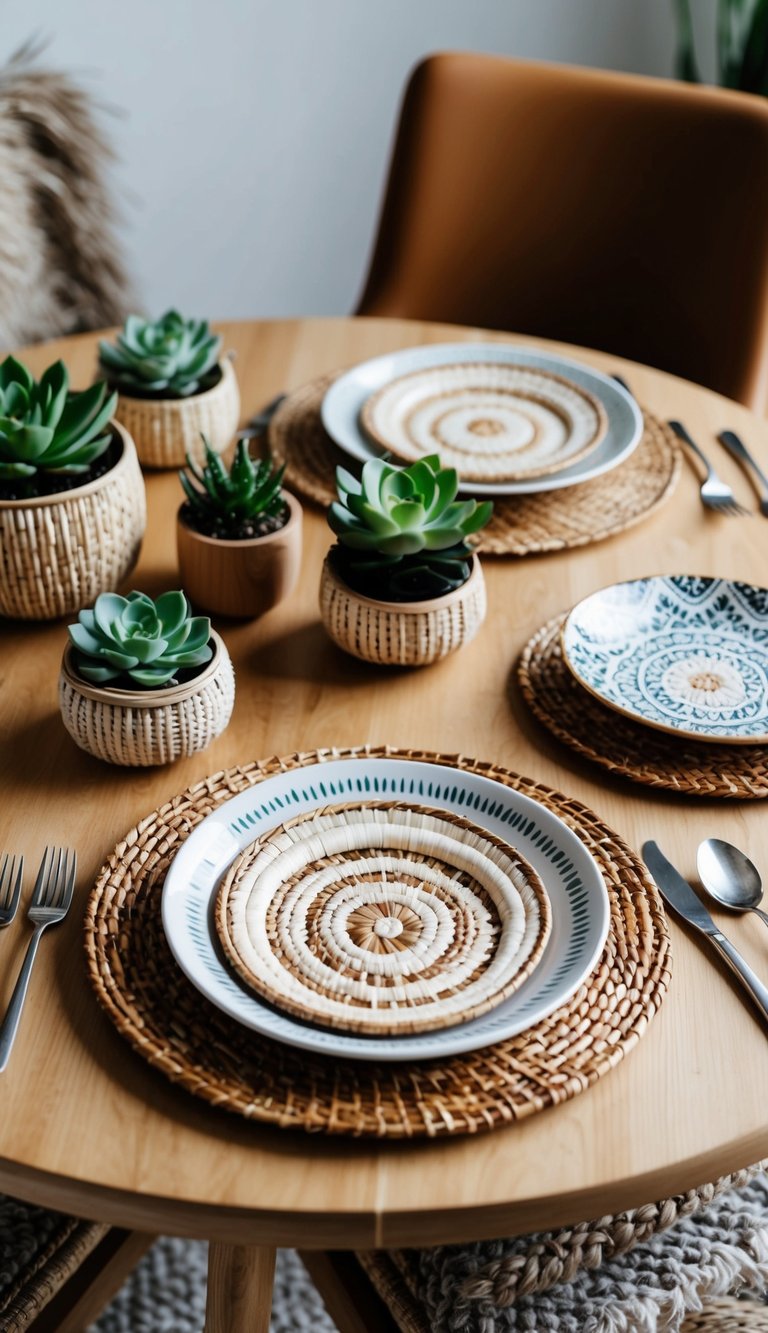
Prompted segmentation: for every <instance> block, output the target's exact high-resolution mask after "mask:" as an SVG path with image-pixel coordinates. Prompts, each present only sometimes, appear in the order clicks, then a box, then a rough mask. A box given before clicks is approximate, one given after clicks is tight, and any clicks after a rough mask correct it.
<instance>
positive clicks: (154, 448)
mask: <svg viewBox="0 0 768 1333" xmlns="http://www.w3.org/2000/svg"><path fill="white" fill-rule="evenodd" d="M219 369H220V371H221V379H220V380H219V381H218V383H217V384H214V386H213V388H212V389H206V390H205V391H204V392H203V393H194V394H190V396H189V397H188V398H129V397H128V396H127V395H126V394H122V393H121V394H120V397H119V398H118V400H117V411H116V413H115V416H116V417H117V420H118V421H122V423H123V425H124V426H125V428H126V430H128V431H130V433H131V435H132V436H133V438H134V440H135V441H136V451H137V453H138V455H139V462H140V463H141V465H142V467H148V468H172V467H183V466H184V463H185V461H186V456H187V454H188V453H189V454H191V456H192V457H193V458H194V459H196V460H197V461H198V462H201V461H202V460H203V457H204V451H205V447H204V445H203V442H202V439H201V434H203V435H205V436H206V439H207V440H208V442H209V443H210V446H211V448H212V449H215V451H216V453H218V454H221V453H223V452H224V450H225V449H226V448H227V445H229V444H231V443H232V437H233V436H234V434H235V431H236V430H237V427H238V423H239V421H240V391H239V389H238V386H237V376H236V375H235V372H234V369H233V366H232V362H231V361H230V360H229V358H228V357H224V359H223V360H222V361H220V362H219Z"/></svg>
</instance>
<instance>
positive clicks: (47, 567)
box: [0, 426, 147, 620]
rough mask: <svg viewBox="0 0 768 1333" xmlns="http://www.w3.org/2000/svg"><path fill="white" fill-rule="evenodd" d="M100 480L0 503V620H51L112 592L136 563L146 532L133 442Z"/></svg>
mask: <svg viewBox="0 0 768 1333" xmlns="http://www.w3.org/2000/svg"><path fill="white" fill-rule="evenodd" d="M117 429H118V430H119V433H120V438H121V441H122V446H123V452H122V454H121V456H120V458H119V459H118V461H117V463H116V464H115V466H114V467H113V468H110V470H109V471H108V472H105V473H104V475H103V476H102V477H98V478H97V480H96V481H92V482H89V483H88V484H87V485H85V486H81V487H76V488H74V489H73V490H70V491H62V492H61V493H60V494H58V495H48V496H44V497H42V498H41V499H38V500H0V615H4V616H13V617H18V618H19V619H22V620H52V619H55V618H56V617H58V616H66V615H71V614H72V613H73V612H74V611H79V610H80V608H81V607H83V606H90V605H91V603H92V602H94V601H95V600H96V598H97V597H98V595H99V593H102V592H114V590H115V589H116V588H117V587H119V585H120V584H121V583H122V582H123V579H125V578H126V577H127V576H128V574H130V572H131V570H132V569H133V567H134V565H135V564H136V561H137V560H138V558H139V550H140V547H141V539H142V537H143V536H144V529H145V527H146V525H147V506H146V499H145V495H144V479H143V477H142V475H141V469H140V467H139V464H138V460H137V458H136V450H135V448H134V445H133V441H132V439H131V437H130V436H129V435H127V434H126V432H125V430H123V429H122V428H121V427H119V426H118V427H117Z"/></svg>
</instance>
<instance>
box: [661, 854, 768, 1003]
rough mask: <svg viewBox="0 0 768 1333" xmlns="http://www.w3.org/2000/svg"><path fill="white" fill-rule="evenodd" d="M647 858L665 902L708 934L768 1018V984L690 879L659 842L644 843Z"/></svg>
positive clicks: (721, 955) (695, 926) (691, 923)
mask: <svg viewBox="0 0 768 1333" xmlns="http://www.w3.org/2000/svg"><path fill="white" fill-rule="evenodd" d="M643 859H644V861H645V864H646V865H647V867H648V869H649V870H650V872H651V874H652V875H653V878H654V879H655V880H656V883H657V884H658V886H659V889H660V891H661V896H662V898H663V899H664V901H665V902H666V903H669V906H670V907H672V908H673V909H674V911H675V912H677V914H678V916H681V917H682V918H683V920H684V921H687V922H688V925H689V926H693V928H694V930H698V931H700V933H701V934H702V935H705V936H706V937H707V939H708V940H709V941H710V943H711V944H712V946H713V948H714V949H715V950H716V952H717V953H719V954H720V957H721V958H722V959H723V960H724V961H725V962H726V963H727V964H728V966H729V967H730V969H731V971H732V972H734V973H735V975H736V976H737V977H738V978H739V980H740V982H741V984H742V986H743V987H744V989H745V990H746V991H747V993H748V995H749V996H750V998H751V1000H752V1002H753V1003H754V1004H755V1006H756V1007H757V1009H759V1011H760V1013H761V1015H762V1017H763V1018H764V1019H765V1020H766V1021H768V987H766V986H764V985H763V983H762V981H761V980H760V978H759V977H757V976H755V973H754V972H753V971H752V968H751V967H749V966H748V964H747V963H745V961H744V959H743V958H742V956H741V954H740V953H738V952H737V951H736V949H734V947H733V945H732V944H731V941H730V940H729V939H726V937H725V935H724V934H723V932H722V931H721V930H719V929H718V927H717V926H716V925H715V923H714V921H713V920H712V917H711V916H710V915H709V912H708V911H707V909H706V907H705V906H704V904H703V903H702V902H701V900H700V898H698V897H697V896H696V894H695V893H694V891H693V889H692V888H691V886H690V884H689V883H688V881H687V879H683V876H682V875H681V874H680V872H679V871H678V870H675V867H674V866H673V865H672V863H671V862H670V861H668V860H667V858H666V856H665V855H664V853H663V852H662V851H660V850H659V848H658V847H657V845H656V843H655V842H644V843H643Z"/></svg>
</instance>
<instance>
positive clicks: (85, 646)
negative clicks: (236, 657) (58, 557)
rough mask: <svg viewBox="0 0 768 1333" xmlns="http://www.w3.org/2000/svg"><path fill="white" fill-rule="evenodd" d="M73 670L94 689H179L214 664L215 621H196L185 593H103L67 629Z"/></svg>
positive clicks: (200, 617) (196, 617) (200, 618)
mask: <svg viewBox="0 0 768 1333" xmlns="http://www.w3.org/2000/svg"><path fill="white" fill-rule="evenodd" d="M68 632H69V637H70V640H71V642H72V644H73V647H74V652H73V654H72V665H73V667H74V670H75V672H76V673H77V675H78V676H79V677H80V678H81V679H82V680H84V681H87V682H88V683H89V684H92V685H109V686H110V687H112V688H117V689H132V688H135V687H136V686H139V687H140V688H141V689H150V690H155V689H159V688H161V687H163V686H167V685H178V684H179V683H181V681H183V680H189V679H191V678H193V677H194V675H196V674H197V672H198V670H199V669H200V667H202V666H204V665H205V664H206V663H207V662H210V660H211V657H212V656H213V649H212V647H211V643H210V639H211V622H210V620H209V619H208V618H207V616H193V615H192V614H191V608H190V605H189V602H188V601H187V598H186V596H185V595H184V593H183V592H180V591H179V592H164V593H162V594H161V596H160V597H158V598H157V600H156V601H153V600H152V598H151V597H148V596H147V595H146V593H143V592H132V593H131V594H130V595H129V596H128V597H120V596H118V594H117V593H102V594H101V596H100V597H97V598H96V601H95V603H94V606H93V608H92V609H87V610H83V611H80V612H79V613H78V618H77V624H75V625H70V626H68Z"/></svg>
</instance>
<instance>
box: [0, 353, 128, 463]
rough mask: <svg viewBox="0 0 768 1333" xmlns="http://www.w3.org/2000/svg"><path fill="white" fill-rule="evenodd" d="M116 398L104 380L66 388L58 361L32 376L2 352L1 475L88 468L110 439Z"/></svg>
mask: <svg viewBox="0 0 768 1333" xmlns="http://www.w3.org/2000/svg"><path fill="white" fill-rule="evenodd" d="M116 403H117V394H115V393H112V394H110V393H109V392H108V390H107V386H106V384H93V385H91V387H90V388H89V389H84V390H83V391H82V392H81V393H70V390H69V375H68V373H67V368H66V366H65V365H64V363H63V361H57V362H56V363H55V364H54V365H52V366H49V368H48V369H47V370H46V371H45V373H44V374H43V375H42V376H41V378H40V380H39V381H37V380H35V378H34V376H33V375H32V374H31V373H30V372H29V370H27V368H26V366H24V365H23V364H22V363H21V362H20V361H17V360H16V359H15V357H12V356H8V357H6V359H5V360H4V361H3V363H2V365H0V480H2V481H9V480H14V479H16V478H20V477H34V476H35V475H36V474H37V473H39V472H53V473H61V474H62V475H65V476H68V475H69V476H76V475H78V474H82V473H85V472H87V471H88V469H89V468H90V466H91V464H92V463H94V462H95V461H96V459H97V458H100V457H101V455H102V454H103V453H104V452H105V451H106V449H107V448H108V447H109V444H110V442H111V440H112V434H111V431H109V430H106V431H105V427H106V426H107V423H108V422H109V419H110V417H111V416H112V415H113V413H114V410H115V406H116Z"/></svg>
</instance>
